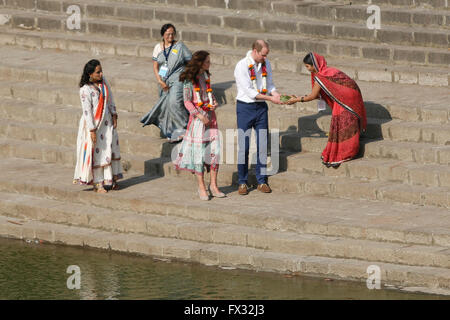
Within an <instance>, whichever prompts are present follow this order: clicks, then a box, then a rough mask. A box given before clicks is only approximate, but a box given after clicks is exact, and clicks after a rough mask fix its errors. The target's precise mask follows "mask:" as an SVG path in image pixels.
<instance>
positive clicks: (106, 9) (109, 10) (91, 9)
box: [86, 4, 115, 17]
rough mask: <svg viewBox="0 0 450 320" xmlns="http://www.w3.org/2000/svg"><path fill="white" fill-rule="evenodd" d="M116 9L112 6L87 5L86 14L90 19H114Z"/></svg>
mask: <svg viewBox="0 0 450 320" xmlns="http://www.w3.org/2000/svg"><path fill="white" fill-rule="evenodd" d="M114 10H115V7H114V6H111V5H107V4H104V5H101V4H87V5H86V13H87V15H88V16H89V17H114Z"/></svg>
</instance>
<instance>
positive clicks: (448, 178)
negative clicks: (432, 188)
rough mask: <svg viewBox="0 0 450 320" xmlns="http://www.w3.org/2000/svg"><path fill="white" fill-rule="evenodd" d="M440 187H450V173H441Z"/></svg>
mask: <svg viewBox="0 0 450 320" xmlns="http://www.w3.org/2000/svg"><path fill="white" fill-rule="evenodd" d="M438 178H439V186H441V187H450V171H444V170H443V171H441V172H439V177H438Z"/></svg>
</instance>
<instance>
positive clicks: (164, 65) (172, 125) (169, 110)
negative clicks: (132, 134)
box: [141, 23, 192, 142]
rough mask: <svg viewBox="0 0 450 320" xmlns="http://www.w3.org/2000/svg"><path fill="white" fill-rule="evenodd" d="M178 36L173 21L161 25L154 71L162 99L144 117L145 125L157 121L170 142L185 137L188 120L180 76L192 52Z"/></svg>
mask: <svg viewBox="0 0 450 320" xmlns="http://www.w3.org/2000/svg"><path fill="white" fill-rule="evenodd" d="M175 35H176V29H175V26H173V25H172V24H170V23H168V24H165V25H163V26H162V28H161V36H162V37H163V41H162V42H160V43H158V44H157V45H156V46H155V50H154V51H153V71H154V73H155V76H156V79H157V81H158V83H159V85H160V89H159V100H158V102H157V103H156V104H155V106H154V107H153V108H152V109H151V110H150V111H149V112H148V113H147V114H146V115H145V116H144V117H142V119H141V123H143V125H144V126H147V125H150V124H154V125H155V126H157V127H159V128H160V129H161V132H162V134H163V135H164V136H165V137H166V138H167V139H168V140H169V141H171V142H177V141H180V140H181V139H183V135H184V133H185V131H186V126H187V123H188V120H189V113H188V112H187V110H186V108H185V107H184V101H183V83H182V82H180V81H179V77H180V74H181V73H182V72H183V71H184V66H185V65H186V63H187V62H188V61H189V60H191V58H192V53H191V52H190V51H189V49H188V48H187V47H186V46H185V45H184V44H183V42H181V41H176V40H175Z"/></svg>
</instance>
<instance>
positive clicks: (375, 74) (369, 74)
mask: <svg viewBox="0 0 450 320" xmlns="http://www.w3.org/2000/svg"><path fill="white" fill-rule="evenodd" d="M392 78H393V77H392V72H391V71H389V70H387V71H384V70H358V79H359V80H364V81H380V82H392Z"/></svg>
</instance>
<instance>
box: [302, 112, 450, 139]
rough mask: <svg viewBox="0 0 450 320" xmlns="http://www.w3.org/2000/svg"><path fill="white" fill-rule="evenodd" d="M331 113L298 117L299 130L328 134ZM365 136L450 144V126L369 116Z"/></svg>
mask: <svg viewBox="0 0 450 320" xmlns="http://www.w3.org/2000/svg"><path fill="white" fill-rule="evenodd" d="M330 124H331V115H330V114H326V113H323V112H321V113H317V114H312V115H304V116H302V117H301V118H299V119H298V128H299V131H304V132H321V133H326V134H328V132H329V128H330ZM364 136H365V137H366V138H369V139H380V138H381V139H384V140H389V141H398V142H423V143H432V144H436V145H442V146H445V145H450V126H449V125H442V124H428V123H420V122H409V121H401V120H386V119H374V118H367V130H366V132H365V133H364Z"/></svg>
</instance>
